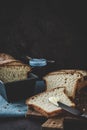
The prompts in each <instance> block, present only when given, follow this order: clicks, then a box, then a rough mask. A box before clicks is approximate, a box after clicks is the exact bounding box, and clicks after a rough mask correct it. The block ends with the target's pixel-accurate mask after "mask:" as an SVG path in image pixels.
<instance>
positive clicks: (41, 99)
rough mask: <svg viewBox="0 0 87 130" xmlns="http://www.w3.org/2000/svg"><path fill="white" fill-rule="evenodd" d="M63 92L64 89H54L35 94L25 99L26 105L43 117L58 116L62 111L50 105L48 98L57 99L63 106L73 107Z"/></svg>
mask: <svg viewBox="0 0 87 130" xmlns="http://www.w3.org/2000/svg"><path fill="white" fill-rule="evenodd" d="M64 90H65V88H64V87H61V88H54V89H52V90H49V91H46V92H43V93H40V94H37V95H35V96H33V97H30V98H29V99H27V101H26V104H27V105H28V106H29V107H30V108H33V109H34V110H35V111H37V112H39V113H41V114H42V115H43V116H45V117H52V116H55V115H58V114H59V113H61V112H62V109H61V108H60V107H58V106H56V105H54V104H52V103H50V101H49V98H50V97H57V98H58V99H59V100H60V101H61V102H62V103H64V104H66V105H68V106H75V104H74V103H73V102H72V101H71V100H70V99H69V98H68V96H67V95H66V94H65V93H64Z"/></svg>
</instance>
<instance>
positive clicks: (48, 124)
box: [27, 88, 87, 130]
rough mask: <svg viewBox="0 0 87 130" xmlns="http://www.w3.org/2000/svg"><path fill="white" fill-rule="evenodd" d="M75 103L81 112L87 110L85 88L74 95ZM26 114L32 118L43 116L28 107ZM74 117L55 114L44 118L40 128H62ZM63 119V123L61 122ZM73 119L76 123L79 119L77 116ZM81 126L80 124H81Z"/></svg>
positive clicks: (49, 129) (43, 129) (50, 129)
mask: <svg viewBox="0 0 87 130" xmlns="http://www.w3.org/2000/svg"><path fill="white" fill-rule="evenodd" d="M75 103H76V107H77V109H79V110H80V111H82V112H87V88H86V89H83V90H82V91H81V92H79V93H78V94H77V95H76V99H75ZM27 116H29V117H34V118H35V117H36V118H43V116H42V115H41V114H40V113H38V112H35V111H34V110H30V109H29V110H28V112H27ZM67 117H69V118H68V120H67ZM72 118H73V119H72ZM75 119H76V118H75V117H74V116H72V115H71V114H69V113H67V114H64V115H61V116H60V117H59V116H57V117H54V118H50V119H46V121H45V122H44V123H43V124H42V130H54V129H55V130H62V129H63V127H64V126H63V125H66V126H67V124H69V123H71V122H73V120H75ZM63 121H64V123H65V124H63ZM75 121H77V123H78V122H79V121H80V119H78V118H77V119H76V120H75ZM81 122H82V121H81ZM83 122H84V121H83ZM71 124H72V123H71ZM80 124H81V123H80ZM80 124H79V127H78V128H80ZM81 126H82V124H81ZM79 130H80V129H79Z"/></svg>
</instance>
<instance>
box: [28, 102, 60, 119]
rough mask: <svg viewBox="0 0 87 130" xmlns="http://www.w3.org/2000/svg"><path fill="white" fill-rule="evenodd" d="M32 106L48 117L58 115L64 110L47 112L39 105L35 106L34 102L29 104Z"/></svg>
mask: <svg viewBox="0 0 87 130" xmlns="http://www.w3.org/2000/svg"><path fill="white" fill-rule="evenodd" d="M29 107H30V108H34V110H36V111H38V112H40V113H41V114H42V115H43V116H45V117H46V118H49V117H53V116H56V115H58V114H60V113H61V112H62V109H58V110H55V111H53V112H45V111H44V110H43V109H41V108H40V107H38V106H34V105H33V104H31V105H29Z"/></svg>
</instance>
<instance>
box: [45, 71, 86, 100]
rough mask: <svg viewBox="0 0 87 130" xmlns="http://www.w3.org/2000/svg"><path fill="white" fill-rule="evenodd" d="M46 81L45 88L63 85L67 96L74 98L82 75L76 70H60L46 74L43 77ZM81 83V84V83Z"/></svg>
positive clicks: (81, 80)
mask: <svg viewBox="0 0 87 130" xmlns="http://www.w3.org/2000/svg"><path fill="white" fill-rule="evenodd" d="M43 79H44V80H45V81H46V86H47V90H51V89H53V88H56V87H61V86H65V88H66V94H67V96H69V97H71V98H75V94H76V89H77V88H78V86H79V84H80V85H81V83H83V81H84V79H83V76H82V75H81V74H80V73H78V72H75V73H74V72H72V73H71V72H68V73H65V72H60V73H55V74H53V73H52V74H48V75H46V76H45V77H44V78H43ZM82 85H83V84H82Z"/></svg>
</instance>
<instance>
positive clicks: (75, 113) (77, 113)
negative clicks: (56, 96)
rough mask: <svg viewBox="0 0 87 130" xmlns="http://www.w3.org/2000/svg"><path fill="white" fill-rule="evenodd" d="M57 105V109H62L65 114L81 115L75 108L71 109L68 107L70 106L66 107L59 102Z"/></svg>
mask: <svg viewBox="0 0 87 130" xmlns="http://www.w3.org/2000/svg"><path fill="white" fill-rule="evenodd" d="M57 103H58V104H59V107H61V108H62V109H64V110H65V111H67V112H69V113H71V114H73V115H76V116H80V115H81V114H82V113H81V112H80V111H79V110H77V109H76V108H72V107H70V106H68V105H66V104H64V103H62V102H59V101H58V102H57Z"/></svg>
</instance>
